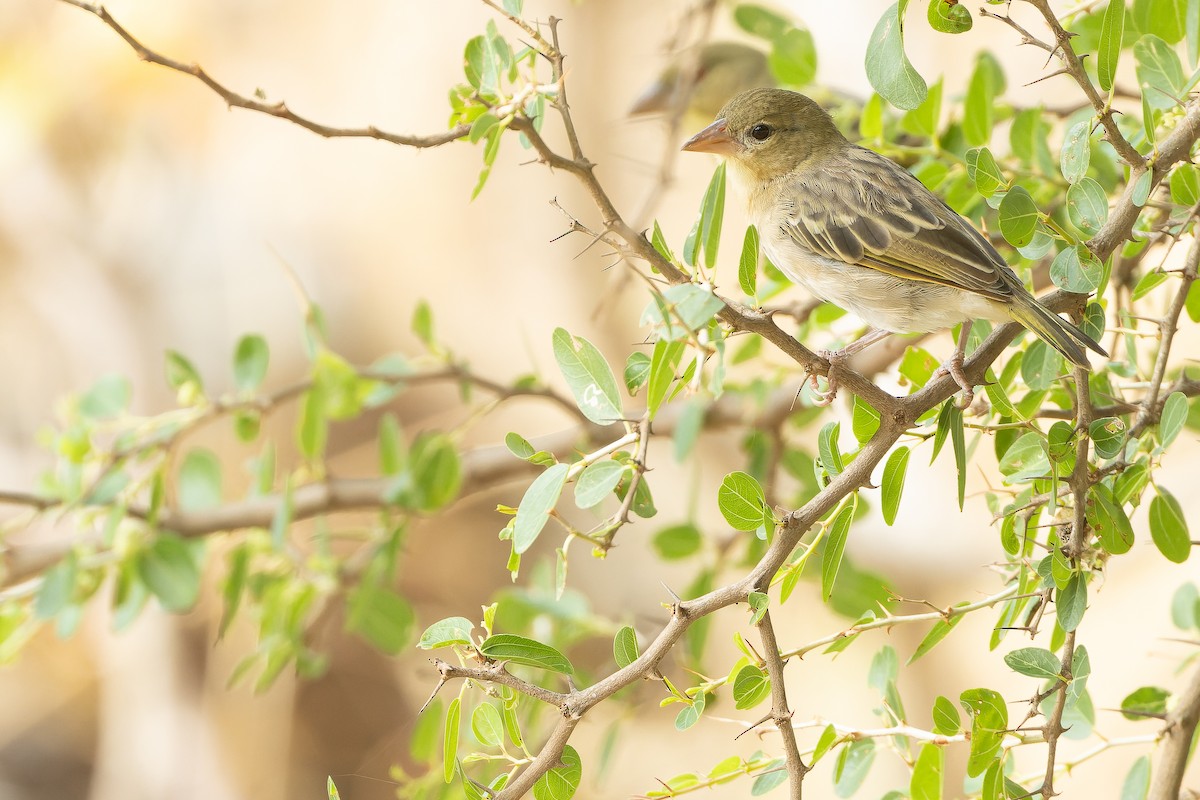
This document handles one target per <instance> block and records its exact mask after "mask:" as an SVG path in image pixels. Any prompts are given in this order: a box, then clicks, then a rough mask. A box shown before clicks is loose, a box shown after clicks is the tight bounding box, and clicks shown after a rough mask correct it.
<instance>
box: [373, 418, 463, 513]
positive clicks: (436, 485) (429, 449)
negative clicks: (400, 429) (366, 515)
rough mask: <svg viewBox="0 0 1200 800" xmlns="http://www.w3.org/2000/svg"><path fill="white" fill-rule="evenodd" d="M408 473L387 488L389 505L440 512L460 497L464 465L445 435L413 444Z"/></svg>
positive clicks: (430, 435) (422, 438) (426, 435)
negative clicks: (439, 510) (459, 491)
mask: <svg viewBox="0 0 1200 800" xmlns="http://www.w3.org/2000/svg"><path fill="white" fill-rule="evenodd" d="M408 463H409V469H408V471H407V472H401V473H400V474H399V475H397V476H396V478H394V479H393V480H392V482H391V483H390V484H389V486H388V495H387V499H388V501H389V502H393V503H396V504H397V505H400V506H404V507H406V508H412V509H416V510H418V511H425V512H430V511H437V510H438V509H441V508H444V507H445V506H447V505H449V504H450V503H451V502H453V500H454V499H455V498H456V497H457V496H458V490H459V488H460V487H461V486H462V464H461V462H460V460H459V457H458V451H457V450H456V449H455V446H454V441H453V440H452V439H451V438H450V437H449V436H447V435H446V434H444V433H422V434H421V435H420V436H418V437H417V439H416V441H414V442H413V444H412V450H411V451H410V452H409V457H408Z"/></svg>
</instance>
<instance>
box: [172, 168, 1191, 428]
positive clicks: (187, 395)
mask: <svg viewBox="0 0 1200 800" xmlns="http://www.w3.org/2000/svg"><path fill="white" fill-rule="evenodd" d="M1176 171H1177V172H1178V169H1176ZM165 370H166V377H167V385H168V386H170V387H171V388H172V389H174V390H175V391H176V393H177V394H178V399H179V403H180V405H191V404H192V403H193V402H195V400H196V399H198V397H199V396H201V395H203V394H204V382H203V381H202V380H200V373H198V372H196V368H195V367H194V366H192V362H191V361H188V360H187V359H186V358H184V357H183V356H182V355H180V354H179V353H176V352H175V351H174V350H168V351H167V353H166V363H165Z"/></svg>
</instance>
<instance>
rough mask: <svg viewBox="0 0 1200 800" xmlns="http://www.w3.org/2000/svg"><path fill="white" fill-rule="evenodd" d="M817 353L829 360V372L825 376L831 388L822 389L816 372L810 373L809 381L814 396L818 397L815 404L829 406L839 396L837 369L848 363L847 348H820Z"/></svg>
mask: <svg viewBox="0 0 1200 800" xmlns="http://www.w3.org/2000/svg"><path fill="white" fill-rule="evenodd" d="M817 355H818V356H820V357H821V358H823V359H825V360H826V361H828V362H829V374H828V375H826V376H825V380H826V381H827V382H828V384H829V388H828V389H826V390H824V391H821V387H820V384H818V383H817V375H816V373H814V372H810V373H809V374H808V381H809V385H811V386H812V393H813V396H814V397H815V398H816V400H814V401H813V405H815V406H827V405H829V404H830V403H832V402H833V401H834V399H836V398H837V392H838V379H837V370H838V369H840V368H841V366H842V365H843V364H845V363H846V359H847V358H848V355H847V353H846V351H845V350H818V351H817Z"/></svg>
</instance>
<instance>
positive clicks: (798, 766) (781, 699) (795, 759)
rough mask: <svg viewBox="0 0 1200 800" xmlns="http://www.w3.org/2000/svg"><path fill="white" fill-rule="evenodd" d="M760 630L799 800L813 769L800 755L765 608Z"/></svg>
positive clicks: (775, 712) (774, 713) (774, 706)
mask: <svg viewBox="0 0 1200 800" xmlns="http://www.w3.org/2000/svg"><path fill="white" fill-rule="evenodd" d="M758 633H759V636H761V637H762V643H763V654H762V655H763V664H764V665H765V666H766V669H767V675H768V676H769V677H770V679H771V719H773V720H774V721H775V727H776V728H777V729H778V730H779V733H780V735H781V736H782V737H783V752H784V757H785V760H786V762H787V771H788V785H789V787H790V791H791V798H792V800H800V798H801V794H802V787H803V783H804V776H805V774H806V773H807V772H808V770H809V769H810V767H809V766H808V765H806V764H805V763H804V760H803V759H801V758H800V746H799V745H798V744H797V743H796V730H795V728H793V727H792V712H791V710H790V709H789V708H788V702H787V689H786V688H785V687H784V681H783V664H784V662H783V658H782V657H781V656H780V655H779V642H778V641H777V640H776V639H775V627H774V625H772V624H771V612H770V611H764V612H763V615H762V619H760V620H759V621H758Z"/></svg>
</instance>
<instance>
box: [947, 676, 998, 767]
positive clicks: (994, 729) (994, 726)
mask: <svg viewBox="0 0 1200 800" xmlns="http://www.w3.org/2000/svg"><path fill="white" fill-rule="evenodd" d="M959 703H961V704H962V706H963V708H964V709H966V711H967V713H968V714H970V715H971V752H970V755H969V756H968V757H967V774H968V775H969V776H971V777H972V778H974V777H976V776H977V775H981V774H983V772H984V771H985V770H986V769H987V768H988V767H990V766H991V764H992V761H993V760H994V759H995V757H996V754H997V753H999V752H1000V747H1001V745H1003V744H1004V735H1005V731H1006V730H1007V728H1008V709H1007V707H1005V705H1004V698H1003V697H1001V696H1000V694H999V693H997V692H995V691H992V690H991V689H968V690H966V691H965V692H963V693H962V694H961V695H959Z"/></svg>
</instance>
